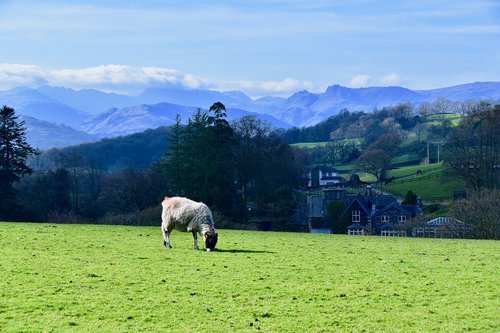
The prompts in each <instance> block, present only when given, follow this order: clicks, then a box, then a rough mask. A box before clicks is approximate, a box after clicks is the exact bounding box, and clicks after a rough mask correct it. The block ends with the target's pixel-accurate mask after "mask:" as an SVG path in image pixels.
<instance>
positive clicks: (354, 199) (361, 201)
mask: <svg viewBox="0 0 500 333" xmlns="http://www.w3.org/2000/svg"><path fill="white" fill-rule="evenodd" d="M355 202H357V203H358V204H359V206H360V207H361V209H363V211H364V212H365V214H366V215H370V209H369V208H368V204H367V203H366V201H365V199H363V196H362V195H361V194H359V193H358V194H356V196H354V197H352V198H350V202H349V204H348V205H347V207H346V209H344V211H343V212H342V214H341V215H340V217H343V216H344V215H345V213H346V212H347V211H349V209H350V208H351V207H352V206H353V205H354V203H355Z"/></svg>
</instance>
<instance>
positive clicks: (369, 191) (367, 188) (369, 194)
mask: <svg viewBox="0 0 500 333" xmlns="http://www.w3.org/2000/svg"><path fill="white" fill-rule="evenodd" d="M366 193H367V194H368V196H370V197H371V196H372V186H371V185H366Z"/></svg>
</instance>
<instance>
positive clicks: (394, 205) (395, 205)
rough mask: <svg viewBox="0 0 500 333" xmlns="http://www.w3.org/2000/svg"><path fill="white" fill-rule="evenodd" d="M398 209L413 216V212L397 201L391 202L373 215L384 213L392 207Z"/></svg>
mask: <svg viewBox="0 0 500 333" xmlns="http://www.w3.org/2000/svg"><path fill="white" fill-rule="evenodd" d="M393 208H394V209H396V210H399V211H400V212H401V213H402V214H404V215H407V216H412V214H411V212H409V211H407V210H406V209H404V208H403V207H402V206H400V205H399V204H398V203H397V202H395V203H392V204H390V205H389V206H386V207H384V208H382V209H380V210H378V211H377V212H376V213H375V214H373V216H380V215H382V214H384V213H385V212H387V211H389V210H391V209H393Z"/></svg>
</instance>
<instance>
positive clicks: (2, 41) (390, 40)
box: [0, 0, 500, 96]
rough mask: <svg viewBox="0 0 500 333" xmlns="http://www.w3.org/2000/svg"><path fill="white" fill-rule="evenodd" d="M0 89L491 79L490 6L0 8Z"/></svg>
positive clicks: (281, 89) (255, 87)
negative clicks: (19, 87)
mask: <svg viewBox="0 0 500 333" xmlns="http://www.w3.org/2000/svg"><path fill="white" fill-rule="evenodd" d="M0 45H2V48H1V51H0V89H7V88H11V87H13V86H18V85H27V86H36V85H38V84H52V85H63V86H69V87H74V88H86V87H94V88H100V89H106V90H115V91H122V92H136V91H139V90H140V89H142V88H143V87H145V86H162V85H182V86H187V87H193V88H211V89H221V90H235V89H237V90H242V91H244V92H246V93H248V94H249V95H252V96H262V95H281V96H287V95H290V94H291V93H293V92H295V91H298V90H302V89H307V90H310V91H323V90H324V89H325V88H326V87H327V86H329V85H332V84H341V85H345V86H350V87H364V86H387V85H401V86H405V87H408V88H412V89H429V88H437V87H444V86H450V85H455V84H461V83H468V82H475V81H499V80H500V1H494V0H475V1H458V0H432V1H431V0H416V1H392V0H386V1H367V0H351V1H313V0H286V1H284V0H254V1H237V0H234V1H200V0H198V1H197V0H194V1H182V2H181V1H127V0H124V1H114V0H103V1H57V0H54V1H46V0H39V1H31V0H27V1H9V0H7V1H5V0H4V1H2V0H0Z"/></svg>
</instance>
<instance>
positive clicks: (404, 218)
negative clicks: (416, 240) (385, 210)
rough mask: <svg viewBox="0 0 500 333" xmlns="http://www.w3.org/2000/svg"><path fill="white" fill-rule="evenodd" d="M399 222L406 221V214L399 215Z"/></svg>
mask: <svg viewBox="0 0 500 333" xmlns="http://www.w3.org/2000/svg"><path fill="white" fill-rule="evenodd" d="M398 222H406V216H404V215H399V216H398Z"/></svg>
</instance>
